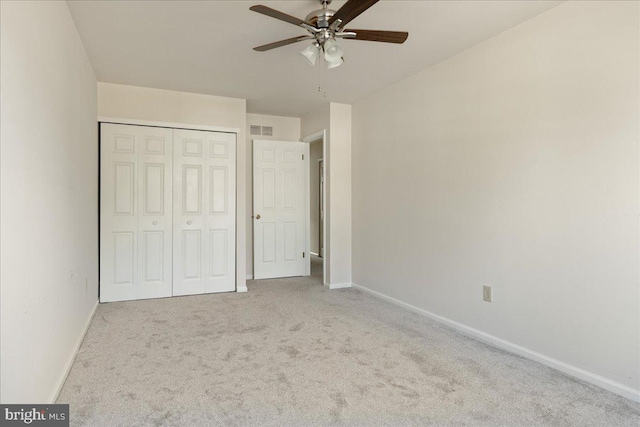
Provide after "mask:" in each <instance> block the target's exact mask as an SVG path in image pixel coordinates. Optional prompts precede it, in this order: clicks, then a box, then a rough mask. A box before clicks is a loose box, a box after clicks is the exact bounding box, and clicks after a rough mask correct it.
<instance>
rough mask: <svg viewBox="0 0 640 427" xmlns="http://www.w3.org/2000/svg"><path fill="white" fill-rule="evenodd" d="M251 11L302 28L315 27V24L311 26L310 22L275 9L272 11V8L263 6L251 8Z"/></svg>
mask: <svg viewBox="0 0 640 427" xmlns="http://www.w3.org/2000/svg"><path fill="white" fill-rule="evenodd" d="M249 10H253V11H254V12H258V13H261V14H263V15H267V16H270V17H272V18H276V19H279V20H281V21H284V22H288V23H289V24H293V25H298V26H301V25H302V24H306V25H309V26H311V27H313V24H311V22H309V21H305V20H304V19H300V18H296V17H295V16H291V15H287V14H286V13H282V12H280V11H277V10H275V9H271V8H270V7H267V6H262V5H256V6H251V7H250V8H249Z"/></svg>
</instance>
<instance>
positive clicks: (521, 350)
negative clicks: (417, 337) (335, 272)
mask: <svg viewBox="0 0 640 427" xmlns="http://www.w3.org/2000/svg"><path fill="white" fill-rule="evenodd" d="M352 285H353V287H354V288H356V289H359V290H361V291H363V292H367V293H369V294H371V295H373V296H375V297H378V298H380V299H383V300H385V301H389V302H391V303H393V304H396V305H399V306H401V307H404V308H406V309H409V310H411V311H413V312H415V313H418V314H421V315H423V316H425V317H428V318H429V319H432V320H435V321H436V322H439V323H442V324H444V325H447V326H449V327H452V328H454V329H456V330H458V331H460V332H463V333H464V334H466V335H468V336H470V337H472V338H475V339H478V340H480V341H483V342H486V343H489V344H492V345H494V346H496V347H499V348H501V349H503V350H506V351H509V352H511V353H515V354H517V355H520V356H522V357H526V358H527V359H531V360H534V361H536V362H538V363H542V364H543V365H546V366H549V367H551V368H554V369H557V370H558V371H560V372H563V373H565V374H567V375H571V376H573V377H575V378H578V379H580V380H583V381H586V382H589V383H591V384H595V385H597V386H598V387H602V388H604V389H605V390H609V391H611V392H613V393H616V394H619V395H620V396H623V397H626V398H627V399H630V400H633V401H635V402H640V390H637V389H634V388H631V387H629V386H626V385H624V384H621V383H619V382H616V381H613V380H610V379H608V378H605V377H603V376H600V375H597V374H594V373H593V372H589V371H586V370H584V369H581V368H578V367H576V366H573V365H570V364H568V363H565V362H562V361H560V360H557V359H554V358H552V357H549V356H546V355H544V354H541V353H538V352H536V351H533V350H530V349H528V348H525V347H522V346H520V345H518V344H514V343H512V342H509V341H506V340H503V339H501V338H498V337H496V336H494V335H490V334H487V333H486V332H482V331H480V330H478V329H474V328H472V327H470V326H467V325H464V324H462V323H458V322H455V321H453V320H450V319H447V318H446V317H443V316H440V315H437V314H435V313H432V312H430V311H427V310H424V309H422V308H419V307H416V306H414V305H411V304H408V303H406V302H404V301H400V300H398V299H395V298H392V297H390V296H388V295H385V294H383V293H380V292H378V291H374V290H373V289H369V288H367V287H365V286H362V285H358V284H355V283H353V284H352Z"/></svg>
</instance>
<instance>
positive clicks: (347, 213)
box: [302, 102, 351, 288]
mask: <svg viewBox="0 0 640 427" xmlns="http://www.w3.org/2000/svg"><path fill="white" fill-rule="evenodd" d="M322 130H326V131H327V132H326V139H325V141H324V144H325V147H324V151H325V156H324V167H325V176H326V181H325V197H326V201H327V203H326V206H325V228H326V230H325V237H326V239H325V242H324V246H325V248H324V250H325V259H324V263H325V266H324V268H325V277H324V281H325V284H327V285H328V286H329V287H330V288H339V287H346V286H350V285H351V106H350V105H345V104H337V103H333V102H331V103H327V104H325V105H323V106H322V107H320V108H319V109H317V110H315V111H312V112H311V113H309V114H307V115H305V116H303V117H302V137H303V138H304V137H307V136H311V135H313V134H314V133H317V132H320V131H322Z"/></svg>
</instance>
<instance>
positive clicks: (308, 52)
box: [300, 43, 320, 66]
mask: <svg viewBox="0 0 640 427" xmlns="http://www.w3.org/2000/svg"><path fill="white" fill-rule="evenodd" d="M300 55H302V56H304V58H305V59H306V60H307V61H309V64H311V65H312V66H313V65H316V62H317V61H318V57H319V56H320V48H319V47H318V45H317V44H316V43H313V44H311V45H309V46H307V47H306V48H305V49H304V50H303V51H302V52H300Z"/></svg>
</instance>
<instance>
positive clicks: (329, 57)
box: [322, 39, 344, 68]
mask: <svg viewBox="0 0 640 427" xmlns="http://www.w3.org/2000/svg"><path fill="white" fill-rule="evenodd" d="M322 48H323V49H324V59H325V60H326V61H327V62H328V63H330V64H333V63H338V64H337V65H334V66H333V67H329V68H334V67H337V66H338V65H340V64H342V57H343V55H344V51H343V50H342V46H340V45H339V44H338V42H337V41H335V40H334V39H328V40H327V41H325V42H324V44H323V45H322Z"/></svg>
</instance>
